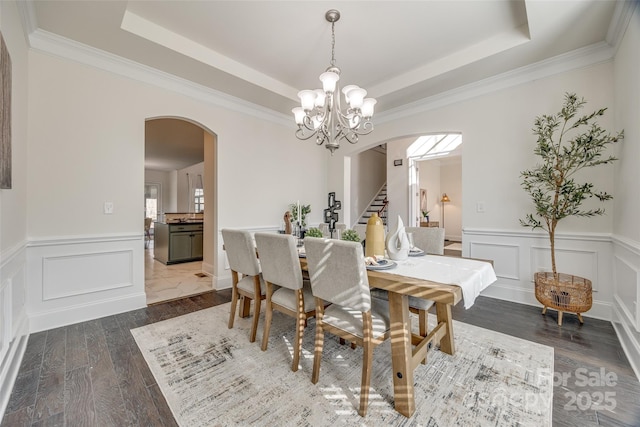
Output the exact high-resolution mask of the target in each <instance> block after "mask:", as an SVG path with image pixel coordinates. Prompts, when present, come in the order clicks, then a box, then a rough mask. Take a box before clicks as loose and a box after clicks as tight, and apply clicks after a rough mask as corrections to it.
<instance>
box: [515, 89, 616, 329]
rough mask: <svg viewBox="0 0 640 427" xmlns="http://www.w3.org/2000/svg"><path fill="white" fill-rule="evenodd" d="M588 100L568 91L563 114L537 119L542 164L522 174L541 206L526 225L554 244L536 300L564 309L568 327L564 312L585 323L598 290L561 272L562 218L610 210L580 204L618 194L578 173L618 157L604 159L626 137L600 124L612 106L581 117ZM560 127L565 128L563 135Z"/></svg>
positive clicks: (541, 274) (540, 277) (539, 277)
mask: <svg viewBox="0 0 640 427" xmlns="http://www.w3.org/2000/svg"><path fill="white" fill-rule="evenodd" d="M584 104H586V101H585V100H584V99H583V98H578V97H577V96H576V94H574V93H566V94H565V101H564V105H563V106H562V110H560V112H558V113H557V114H554V115H542V116H539V117H536V119H535V124H534V128H533V134H534V135H536V136H537V142H536V147H535V149H534V153H535V154H536V155H538V156H540V159H541V160H542V162H541V163H540V164H538V165H537V166H536V167H535V168H534V169H530V170H525V171H523V172H521V173H520V176H521V177H522V178H523V180H522V184H521V185H522V187H523V188H524V190H525V191H526V192H527V193H528V194H529V195H530V196H531V199H532V201H533V204H534V206H535V214H527V215H526V217H525V219H521V220H520V224H521V225H522V226H524V227H531V228H532V229H534V230H535V229H536V228H541V229H543V230H545V231H546V232H547V234H548V235H549V243H550V245H551V270H552V272H538V273H536V274H535V275H534V278H535V294H536V299H537V300H538V301H539V302H540V303H541V304H542V305H543V306H544V308H543V310H542V314H545V313H546V310H547V307H551V308H554V309H556V310H558V325H562V313H563V311H568V312H574V313H576V314H577V315H578V319H579V321H580V323H583V320H582V316H581V313H584V312H586V311H588V310H589V309H590V308H591V304H592V296H591V291H592V289H591V282H590V281H589V280H587V279H584V278H582V277H576V276H573V275H570V274H563V273H558V272H557V270H556V254H555V236H556V234H555V233H556V226H557V225H558V221H560V220H561V219H563V218H566V217H568V216H581V217H587V218H588V217H593V216H596V215H602V214H603V213H604V209H603V208H598V209H592V208H590V209H581V207H580V206H581V205H582V203H583V202H584V201H585V200H586V199H588V198H592V197H596V198H597V199H598V200H600V201H601V202H604V201H606V200H611V199H612V198H613V196H611V195H610V194H608V193H606V192H597V191H596V190H595V188H594V185H593V184H592V183H588V182H587V183H577V182H576V181H575V179H574V176H575V174H576V172H578V171H580V170H581V169H584V168H588V167H593V166H598V165H606V164H609V163H612V162H614V161H615V160H617V159H616V158H615V157H613V156H608V157H604V158H603V157H602V155H603V151H605V150H606V149H607V148H608V147H609V145H610V144H613V143H614V142H617V141H618V140H621V139H623V138H624V131H621V132H619V133H618V134H616V135H613V136H612V135H611V134H610V133H607V132H606V131H605V130H604V129H602V128H601V127H600V125H599V124H598V123H597V122H596V120H597V117H599V116H602V115H604V112H605V111H606V108H601V109H599V110H597V111H594V112H592V113H590V114H587V115H585V116H578V117H577V118H576V115H577V114H578V113H579V111H580V110H581V109H582V107H583V106H584ZM585 127H586V129H585ZM580 129H584V130H583V131H580ZM556 131H559V134H558V135H556ZM538 217H539V218H540V219H538Z"/></svg>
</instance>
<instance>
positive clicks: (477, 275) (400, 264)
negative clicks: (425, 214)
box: [385, 255, 497, 309]
mask: <svg viewBox="0 0 640 427" xmlns="http://www.w3.org/2000/svg"><path fill="white" fill-rule="evenodd" d="M396 263H397V266H396V267H395V268H393V269H390V270H385V272H388V273H390V274H398V275H401V276H407V277H413V278H415V279H423V280H429V281H432V282H438V283H443V284H446V285H457V286H460V288H461V289H462V296H463V298H464V308H465V309H467V308H469V307H471V306H472V305H473V303H474V302H475V300H476V297H477V296H478V295H480V292H482V291H483V290H484V289H486V288H487V287H488V286H489V285H490V284H492V283H493V282H495V281H496V280H497V278H496V273H495V271H493V266H492V265H491V263H488V262H484V261H478V260H473V259H466V258H455V257H448V256H439V255H425V256H420V257H409V259H408V260H406V261H396Z"/></svg>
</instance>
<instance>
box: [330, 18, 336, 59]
mask: <svg viewBox="0 0 640 427" xmlns="http://www.w3.org/2000/svg"><path fill="white" fill-rule="evenodd" d="M335 28H336V23H335V22H332V23H331V66H332V67H335V65H336V32H335Z"/></svg>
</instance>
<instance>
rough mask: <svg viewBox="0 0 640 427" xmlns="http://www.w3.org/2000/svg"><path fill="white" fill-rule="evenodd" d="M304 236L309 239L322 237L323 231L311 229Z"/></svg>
mask: <svg viewBox="0 0 640 427" xmlns="http://www.w3.org/2000/svg"><path fill="white" fill-rule="evenodd" d="M304 235H305V236H308V237H322V231H321V230H320V229H319V228H316V227H311V228H310V229H308V230H307V232H306V233H304Z"/></svg>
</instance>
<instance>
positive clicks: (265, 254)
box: [255, 233, 303, 290]
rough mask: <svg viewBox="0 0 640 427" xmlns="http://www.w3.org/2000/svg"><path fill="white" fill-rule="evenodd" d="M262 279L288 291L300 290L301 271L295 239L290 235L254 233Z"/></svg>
mask: <svg viewBox="0 0 640 427" xmlns="http://www.w3.org/2000/svg"><path fill="white" fill-rule="evenodd" d="M255 239H256V246H257V247H258V256H259V257H260V267H261V268H262V278H263V279H264V280H266V281H267V282H271V283H273V284H275V285H279V286H283V287H285V288H289V289H293V290H296V289H301V288H302V283H303V282H302V270H301V269H300V258H299V257H298V250H297V248H296V243H297V240H298V239H297V238H296V237H294V236H292V235H290V234H275V233H256V234H255Z"/></svg>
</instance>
